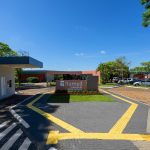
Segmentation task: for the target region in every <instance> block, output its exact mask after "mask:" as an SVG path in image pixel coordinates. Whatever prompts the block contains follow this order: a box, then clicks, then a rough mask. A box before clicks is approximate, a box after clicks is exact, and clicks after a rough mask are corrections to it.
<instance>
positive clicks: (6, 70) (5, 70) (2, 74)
mask: <svg viewBox="0 0 150 150" xmlns="http://www.w3.org/2000/svg"><path fill="white" fill-rule="evenodd" d="M2 78H3V79H4V80H5V84H4V85H5V86H4V85H3V86H2V82H3V81H2V80H3V79H2ZM10 80H11V82H12V87H9V85H8V82H9V81H10ZM2 88H3V89H2ZM2 91H3V92H2ZM2 93H5V94H4V95H2ZM14 93H15V77H14V69H13V68H11V67H8V66H0V99H3V98H6V97H9V96H11V95H13V94H14Z"/></svg>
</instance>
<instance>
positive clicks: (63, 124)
mask: <svg viewBox="0 0 150 150" xmlns="http://www.w3.org/2000/svg"><path fill="white" fill-rule="evenodd" d="M43 96H44V94H42V95H40V96H39V97H38V98H36V99H34V100H33V101H31V102H30V103H28V104H27V107H28V108H30V109H32V110H33V111H35V112H37V113H39V114H40V115H42V116H43V117H45V118H47V119H48V120H50V121H52V122H54V123H55V124H57V125H59V126H61V127H62V128H64V129H66V130H67V131H69V132H73V133H81V132H83V131H81V130H80V129H78V128H76V127H74V126H72V125H70V124H68V123H66V122H64V121H62V120H61V119H59V118H57V117H54V116H53V115H51V114H49V113H46V112H44V111H43V110H41V109H39V108H37V107H35V106H33V103H35V102H36V101H38V100H39V99H40V98H42V97H43Z"/></svg>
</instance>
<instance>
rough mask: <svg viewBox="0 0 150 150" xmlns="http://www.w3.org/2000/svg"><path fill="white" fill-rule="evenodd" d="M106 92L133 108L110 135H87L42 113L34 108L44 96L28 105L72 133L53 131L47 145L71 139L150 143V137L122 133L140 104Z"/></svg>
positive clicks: (114, 127)
mask: <svg viewBox="0 0 150 150" xmlns="http://www.w3.org/2000/svg"><path fill="white" fill-rule="evenodd" d="M104 92H105V93H107V94H110V95H112V96H113V97H116V98H118V99H120V100H122V101H125V102H127V103H130V104H131V106H130V107H129V108H128V110H127V111H126V112H125V113H124V114H123V115H122V117H121V118H120V119H119V120H118V121H117V123H116V124H115V125H114V126H113V128H112V129H111V130H110V132H108V133H85V132H83V131H81V130H79V129H77V128H75V127H74V126H72V125H70V124H68V123H66V122H64V121H62V120H60V119H58V118H56V117H54V116H53V115H51V114H49V113H46V112H44V111H42V110H41V109H39V108H37V107H35V106H33V104H34V103H35V102H36V101H38V100H39V99H40V98H42V97H43V96H44V94H43V95H40V96H39V97H37V98H36V99H34V100H33V101H32V102H30V103H29V104H27V107H29V108H30V109H32V110H34V111H35V112H37V113H39V114H41V115H42V116H44V117H45V118H47V119H48V120H50V121H52V122H54V123H56V124H57V125H59V126H60V127H63V128H64V129H66V130H68V131H70V132H71V133H59V131H51V132H49V134H48V138H47V143H46V144H57V143H58V141H59V140H69V139H91V140H96V139H97V140H139V141H150V135H145V134H128V133H122V131H123V130H124V129H125V127H126V125H127V124H128V122H129V121H130V119H131V117H132V115H133V113H134V112H135V110H136V108H137V107H138V104H136V103H133V102H131V101H128V100H126V99H124V98H122V97H119V96H117V95H114V94H111V93H109V92H106V91H104Z"/></svg>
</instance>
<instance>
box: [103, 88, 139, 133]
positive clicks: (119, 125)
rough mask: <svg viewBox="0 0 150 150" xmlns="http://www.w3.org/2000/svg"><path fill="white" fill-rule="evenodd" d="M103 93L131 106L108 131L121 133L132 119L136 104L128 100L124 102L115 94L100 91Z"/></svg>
mask: <svg viewBox="0 0 150 150" xmlns="http://www.w3.org/2000/svg"><path fill="white" fill-rule="evenodd" d="M102 91H103V92H104V93H107V94H109V95H111V96H113V97H115V98H117V99H120V100H122V101H124V102H126V103H129V104H131V105H130V107H129V108H128V109H127V111H126V112H125V113H124V114H123V115H122V116H121V118H120V119H119V120H118V121H117V122H116V123H115V125H114V126H113V127H112V128H111V129H110V131H109V133H122V132H123V130H124V129H125V128H126V126H127V124H128V123H129V121H130V120H131V118H132V115H133V114H134V112H135V110H136V109H137V107H138V104H136V103H134V102H131V101H129V100H126V99H124V98H122V97H120V96H117V95H115V94H112V93H110V92H107V91H104V90H102Z"/></svg>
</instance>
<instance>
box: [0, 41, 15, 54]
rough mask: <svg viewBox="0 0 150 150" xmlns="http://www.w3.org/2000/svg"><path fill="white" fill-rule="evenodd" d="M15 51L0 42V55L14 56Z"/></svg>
mask: <svg viewBox="0 0 150 150" xmlns="http://www.w3.org/2000/svg"><path fill="white" fill-rule="evenodd" d="M16 55H17V53H16V52H15V51H14V50H12V49H11V48H10V47H9V46H8V45H7V44H5V43H2V42H0V56H16Z"/></svg>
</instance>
